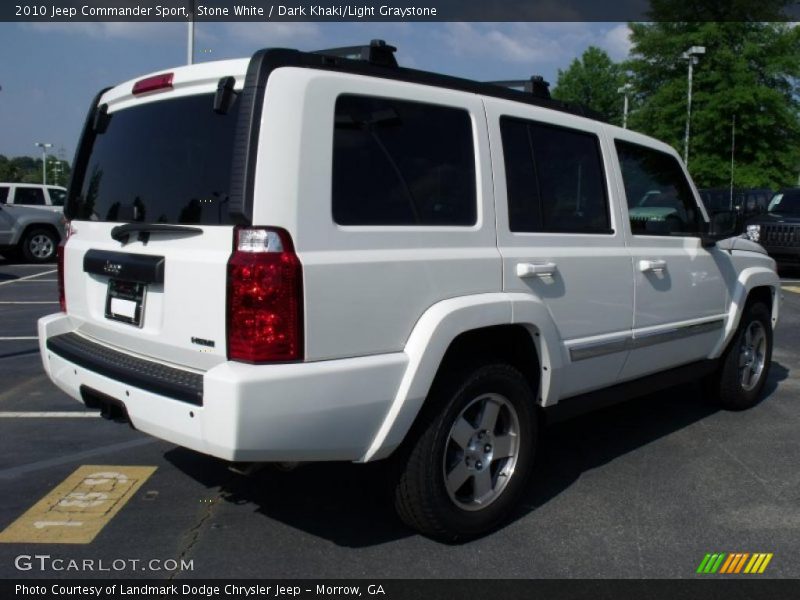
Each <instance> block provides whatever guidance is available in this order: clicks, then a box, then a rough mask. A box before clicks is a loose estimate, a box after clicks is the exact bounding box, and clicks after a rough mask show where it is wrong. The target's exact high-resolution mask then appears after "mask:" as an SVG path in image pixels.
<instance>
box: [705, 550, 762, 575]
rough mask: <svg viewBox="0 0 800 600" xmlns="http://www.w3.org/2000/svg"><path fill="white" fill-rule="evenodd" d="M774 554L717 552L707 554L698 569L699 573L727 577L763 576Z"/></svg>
mask: <svg viewBox="0 0 800 600" xmlns="http://www.w3.org/2000/svg"><path fill="white" fill-rule="evenodd" d="M772 556H773V555H772V553H771V552H770V553H764V552H756V553H753V554H751V553H749V552H730V553H727V552H716V553H714V554H711V553H709V554H706V555H705V557H703V560H702V561H701V562H700V566H699V567H697V572H698V573H703V574H706V573H709V574H714V573H719V574H725V575H732V574H733V575H735V574H740V573H744V574H749V575H755V574H759V575H760V574H761V573H763V572H764V570H765V569H766V568H767V565H768V564H769V561H771V560H772Z"/></svg>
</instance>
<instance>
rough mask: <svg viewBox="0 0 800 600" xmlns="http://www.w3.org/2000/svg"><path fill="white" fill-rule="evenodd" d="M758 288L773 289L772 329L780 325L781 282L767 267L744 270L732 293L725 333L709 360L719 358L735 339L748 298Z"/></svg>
mask: <svg viewBox="0 0 800 600" xmlns="http://www.w3.org/2000/svg"><path fill="white" fill-rule="evenodd" d="M757 287H769V288H771V289H772V327H773V329H774V328H775V326H776V325H777V324H778V315H779V314H780V303H781V292H780V289H781V282H780V279H779V278H778V276H777V274H776V273H775V271H772V270H770V269H767V268H766V267H760V266H759V267H749V268H747V269H743V270H742V272H741V273H739V276H738V277H737V279H736V284H735V285H734V287H733V290H732V291H731V305H730V307H729V308H728V316H727V318H726V320H725V333H724V335H723V336H722V338H721V340H720V341H719V343H718V344H717V345H716V346H715V347H714V350H713V351H712V352H711V355H710V356H709V358H719V356H721V355H722V353H723V351H724V350H725V348H727V347H728V343H729V342H730V341H731V338H733V334H734V333H735V332H736V328H737V327H738V326H739V320H740V318H741V316H742V310H743V309H744V305H745V302H747V296H748V294H749V293H750V291H751V290H753V289H754V288H757Z"/></svg>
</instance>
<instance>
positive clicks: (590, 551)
mask: <svg viewBox="0 0 800 600" xmlns="http://www.w3.org/2000/svg"><path fill="white" fill-rule="evenodd" d="M56 285H57V284H56V273H55V267H54V266H53V265H46V266H41V267H33V266H27V265H20V264H15V263H9V262H8V261H5V260H2V259H0V531H2V530H4V529H6V528H8V527H9V525H11V524H12V523H15V522H16V521H17V520H18V519H19V518H20V517H21V516H22V515H23V514H26V511H29V509H31V508H32V507H33V506H34V505H36V504H37V503H38V502H39V500H40V499H42V498H44V497H45V496H46V495H49V494H50V492H51V491H52V490H53V489H54V488H56V487H57V486H59V485H60V484H62V482H65V480H66V479H67V478H68V477H69V476H70V475H71V474H73V473H74V472H75V471H76V470H77V469H79V468H82V467H88V469H84V471H81V472H82V473H91V472H98V473H108V472H116V471H117V470H120V471H122V472H127V473H136V475H135V477H134V476H129V478H130V480H131V481H133V480H134V479H135V481H136V485H135V486H133V487H131V488H130V489H131V490H132V491H131V493H130V495H129V497H128V498H126V500H125V501H124V502H120V503H119V504H118V505H115V506H114V510H107V511H104V512H103V514H102V515H98V516H97V518H98V519H101V520H102V523H101V524H100V525H99V532H98V533H96V535H95V536H94V537H93V538H92V539H91V540H90V541H88V542H81V540H78V539H77V538H75V539H73V538H69V536H65V537H63V538H61V539H60V541H59V543H54V542H52V541H41V540H40V539H39V538H35V536H33V537H31V536H28V537H26V535H27V534H25V531H23V530H21V531H22V533H20V534H19V536H18V538H15V539H7V538H8V537H9V535H8V534H6V539H4V538H3V537H2V535H3V534H0V540H2V541H3V542H4V543H0V576H2V577H3V578H18V577H20V578H26V577H38V578H40V577H42V576H44V577H54V576H59V577H61V576H64V577H119V576H121V575H130V576H137V577H159V578H163V577H176V578H185V577H203V578H208V577H265V578H266V577H274V578H291V577H304V578H340V577H345V578H364V577H376V578H378V577H379V578H406V577H414V578H432V577H437V578H438V577H441V578H450V577H458V578H533V577H537V578H538V577H565V578H566V577H586V578H627V577H648V578H673V577H693V576H695V572H696V570H697V567H698V565H699V564H700V562H701V560H702V559H703V557H704V556H705V554H707V553H716V552H726V553H731V552H743V553H772V554H773V558H772V559H771V562H770V563H769V566H768V568H767V569H766V570H765V572H764V574H763V575H760V577H793V578H796V577H800V561H799V560H798V557H800V469H798V462H799V461H798V459H799V458H800V441H799V438H798V431H799V430H800V403H798V397H799V395H798V394H799V392H800V378H798V375H797V374H798V372H800V350H798V349H800V280H799V279H797V278H796V277H795V278H789V277H785V278H784V295H785V300H784V305H783V306H784V309H783V314H782V318H781V324H780V327H779V329H778V330H777V332H776V335H775V351H774V355H773V366H772V370H771V373H770V379H769V382H768V386H767V394H766V398H765V399H764V401H763V402H762V403H761V404H759V405H758V406H757V407H756V408H754V409H752V410H750V411H746V412H741V413H732V412H723V411H719V410H717V409H716V408H714V407H713V406H711V405H709V404H706V403H704V402H703V398H702V395H701V393H700V391H699V388H698V387H697V386H683V387H679V388H675V389H672V390H668V391H666V392H663V393H660V394H657V395H654V396H649V397H646V398H640V399H637V400H635V401H633V402H629V403H626V404H624V405H619V406H616V407H613V408H610V409H606V410H604V411H601V412H599V413H595V414H591V415H587V416H585V417H581V418H578V419H575V420H572V421H569V422H566V423H562V424H559V425H557V426H554V427H551V428H550V429H548V430H547V432H546V433H545V436H544V438H545V439H544V444H543V446H542V448H541V452H540V454H539V456H538V459H537V466H536V472H535V478H534V481H532V483H531V485H530V487H529V490H528V492H527V496H526V501H525V503H524V507H523V508H522V509H521V510H520V511H518V513H517V514H516V515H515V518H514V519H513V520H512V522H510V523H509V524H508V525H507V526H506V527H504V528H503V529H501V530H500V531H498V532H496V533H494V534H492V535H490V536H488V537H485V538H483V539H480V540H477V541H474V542H471V543H468V544H464V545H460V546H445V545H442V544H439V543H436V542H432V541H430V540H428V539H426V538H423V537H421V536H418V535H416V534H414V533H412V532H410V531H409V530H407V529H406V528H404V527H403V526H402V524H401V523H400V522H399V521H398V520H397V518H396V517H395V516H394V511H393V508H392V505H391V501H390V499H389V495H388V493H387V486H386V480H387V477H386V475H387V474H386V469H385V467H384V466H383V465H381V464H374V465H350V464H329V465H311V466H305V467H301V468H299V469H297V470H294V471H291V472H279V471H277V470H272V469H266V470H263V471H260V472H258V473H256V474H255V475H253V476H251V477H243V476H241V475H237V474H235V473H232V472H231V471H229V470H228V468H227V466H226V465H225V464H224V463H222V462H221V461H217V460H215V459H212V458H208V457H205V456H202V455H199V454H196V453H194V452H191V451H188V450H184V449H181V448H178V447H175V446H173V445H170V444H168V443H164V442H161V441H158V440H155V439H153V438H150V437H147V436H145V435H143V434H141V433H138V432H136V431H134V430H132V429H131V428H129V427H128V426H126V425H122V424H117V423H111V422H108V421H106V420H104V419H101V418H99V417H98V416H97V415H95V414H93V413H87V412H86V411H84V410H83V407H82V405H80V404H78V403H76V402H75V401H73V400H72V399H70V398H68V397H67V396H66V395H65V394H64V393H62V392H61V391H60V390H59V389H57V388H56V387H55V386H54V385H52V384H51V383H50V382H49V380H48V379H47V377H46V376H45V374H44V372H43V370H42V366H41V362H40V360H39V356H38V345H37V341H36V337H35V336H36V319H37V318H38V317H40V316H42V315H45V314H48V313H50V312H53V311H56V310H57V309H58V302H57V292H56ZM131 466H136V467H149V469H144V470H140V471H132V470H131V471H125V470H124V469H122V467H131ZM84 481H85V480H84ZM65 483H66V485H67V486H69V485H74V484H72V483H69V482H65ZM137 486H138V487H137ZM60 489H61V488H60ZM90 497H91V496H90V495H88V496H87V495H85V496H84V498H90ZM44 504H47V503H46V502H45V503H44ZM42 506H44V505H42ZM46 508H47V506H44V509H46ZM98 522H100V521H98ZM40 523H41V522H37V523H36V524H35V525H34V527H31V528H29V529H30V531H34V532H36V531H44V530H46V529H47V526H46V524H45V525H43V526H41V527H39V524H40ZM23 529H24V528H23ZM12 537H13V536H12ZM66 542H69V543H66ZM37 554H38V555H49V556H50V557H51V558H50V559H48V561H52V559H64V561H70V560H75V561H81V562H80V565H82V566H81V567H80V568H76V569H64V570H60V569H57V568H55V567H54V566H53V563H52V562H48V563H47V564H45V563H44V562H43V561H40V562H38V563H37V562H34V563H30V562H28V563H26V562H25V561H22V562H20V560H19V559H18V557H19V556H20V555H37ZM84 559H88V560H90V561H94V562H89V563H84V562H82V561H83V560H84ZM100 561H105V562H103V563H101V562H100ZM112 561H117V562H116V563H112ZM119 561H125V562H124V568H117V566H120V565H122V564H123V563H122V562H119ZM152 561H156V562H152ZM170 561H174V562H170ZM58 564H60V565H62V567H63V564H62V563H58ZM64 564H66V563H64ZM87 564H89V565H91V567H90V568H86V565H87ZM101 564H105V566H106V567H108V566H109V565H111V564H114V565H115V566H114V568H112V569H110V570H109V569H106V570H101V569H100V568H98V567H99V566H100V565H101ZM181 564H184V565H185V568H181V567H180V565H181ZM164 565H168V566H169V567H171V566H173V565H176V566H177V568H165V567H164Z"/></svg>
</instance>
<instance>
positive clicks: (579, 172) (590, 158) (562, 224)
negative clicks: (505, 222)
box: [500, 117, 612, 233]
mask: <svg viewBox="0 0 800 600" xmlns="http://www.w3.org/2000/svg"><path fill="white" fill-rule="evenodd" d="M500 132H501V135H502V139H503V155H504V157H505V167H506V186H507V190H508V214H509V228H510V229H511V231H519V232H551V233H612V231H611V224H610V218H609V212H608V196H607V194H606V184H605V177H604V175H603V162H602V158H601V154H600V143H599V141H598V139H597V136H595V135H594V134H591V133H586V132H583V131H578V130H574V129H567V128H564V127H554V126H551V125H545V124H543V123H537V122H534V121H526V120H521V119H516V118H511V117H503V118H502V119H500Z"/></svg>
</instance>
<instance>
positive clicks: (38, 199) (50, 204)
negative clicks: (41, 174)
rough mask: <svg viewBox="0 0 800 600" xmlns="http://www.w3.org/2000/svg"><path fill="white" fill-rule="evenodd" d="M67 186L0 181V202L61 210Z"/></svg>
mask: <svg viewBox="0 0 800 600" xmlns="http://www.w3.org/2000/svg"><path fill="white" fill-rule="evenodd" d="M66 197H67V188H65V187H61V186H59V185H42V184H39V183H0V204H15V205H22V206H33V207H36V208H44V209H50V210H54V211H57V212H60V211H61V210H62V207H63V206H64V200H65V199H66Z"/></svg>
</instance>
